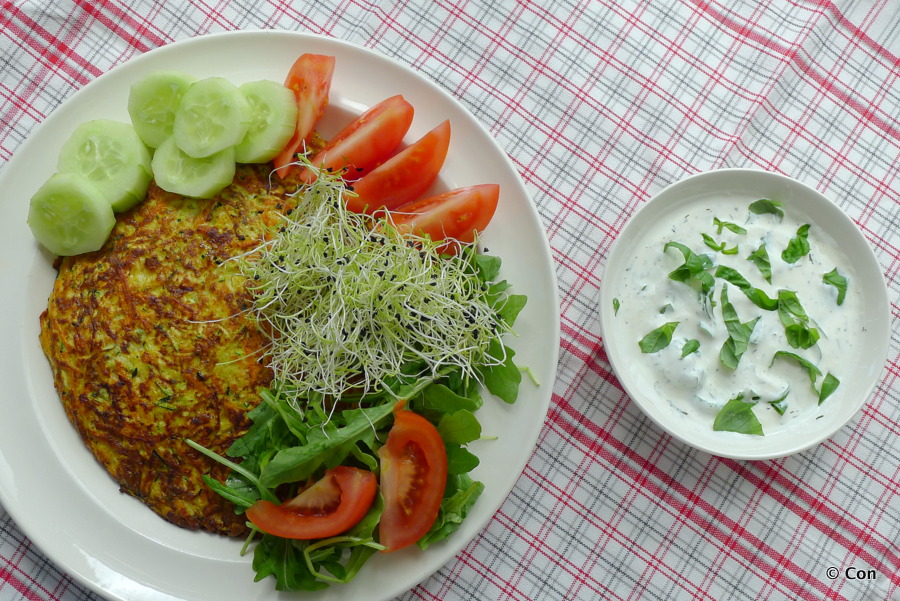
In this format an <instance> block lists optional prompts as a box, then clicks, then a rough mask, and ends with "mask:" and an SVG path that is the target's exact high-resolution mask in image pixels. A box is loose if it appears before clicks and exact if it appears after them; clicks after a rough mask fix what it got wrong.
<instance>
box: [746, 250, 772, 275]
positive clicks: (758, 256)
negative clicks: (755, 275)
mask: <svg viewBox="0 0 900 601" xmlns="http://www.w3.org/2000/svg"><path fill="white" fill-rule="evenodd" d="M747 260H749V261H753V264H754V265H756V268H757V269H759V272H760V273H761V274H762V276H763V277H764V278H766V281H767V282H769V283H770V284H771V283H772V264H771V262H770V261H769V253H768V251H766V243H765V242H763V243H762V244H760V245H759V248H757V249H756V250H754V251H753V252H752V253H750V256H749V257H747Z"/></svg>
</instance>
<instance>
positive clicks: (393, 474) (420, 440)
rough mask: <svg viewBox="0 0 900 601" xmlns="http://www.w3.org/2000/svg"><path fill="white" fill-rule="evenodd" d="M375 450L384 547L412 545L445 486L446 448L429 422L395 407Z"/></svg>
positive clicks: (428, 524)
mask: <svg viewBox="0 0 900 601" xmlns="http://www.w3.org/2000/svg"><path fill="white" fill-rule="evenodd" d="M378 456H379V458H380V460H381V494H382V497H384V511H383V513H382V514H381V522H380V523H379V525H378V535H379V542H380V543H381V544H382V545H384V547H385V549H384V552H391V551H396V550H398V549H403V548H404V547H408V546H409V545H412V544H413V543H415V542H416V541H417V540H419V539H420V538H422V536H424V535H425V533H426V532H428V530H429V529H430V528H431V525H432V524H434V520H435V519H436V518H437V515H438V511H439V510H440V508H441V501H442V500H443V498H444V489H445V488H446V486H447V450H446V448H445V447H444V441H443V440H442V439H441V435H440V433H438V431H437V428H435V427H434V426H433V425H432V424H431V422H429V421H428V420H427V419H425V418H424V417H422V416H421V415H419V414H417V413H413V412H412V411H406V410H402V409H400V410H398V411H397V412H396V414H395V418H394V425H393V426H392V427H391V430H390V432H389V433H388V437H387V441H386V442H385V444H384V446H383V447H381V448H380V449H379V450H378Z"/></svg>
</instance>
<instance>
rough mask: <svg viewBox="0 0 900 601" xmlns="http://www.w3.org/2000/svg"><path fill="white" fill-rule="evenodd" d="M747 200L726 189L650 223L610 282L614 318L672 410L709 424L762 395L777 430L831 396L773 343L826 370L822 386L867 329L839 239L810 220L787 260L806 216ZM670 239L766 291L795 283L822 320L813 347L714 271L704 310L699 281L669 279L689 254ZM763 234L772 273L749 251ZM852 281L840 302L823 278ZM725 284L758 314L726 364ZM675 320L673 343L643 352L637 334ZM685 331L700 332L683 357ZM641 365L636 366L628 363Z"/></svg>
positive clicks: (769, 423) (816, 322) (813, 319)
mask: <svg viewBox="0 0 900 601" xmlns="http://www.w3.org/2000/svg"><path fill="white" fill-rule="evenodd" d="M749 205H750V202H749V201H747V200H745V199H741V200H729V199H723V200H722V201H719V202H715V203H708V202H707V203H704V204H702V205H701V204H697V203H694V204H692V205H689V206H686V207H685V208H684V211H683V212H681V213H673V215H675V217H676V218H675V219H673V220H672V221H671V222H667V223H658V224H655V225H654V226H653V227H652V228H650V229H649V230H648V231H647V232H646V234H645V235H644V237H643V240H642V242H641V243H640V244H637V245H636V250H635V254H634V256H633V257H632V258H631V261H630V265H629V267H627V268H626V269H625V273H626V277H625V278H623V280H622V281H619V282H604V284H606V285H613V286H615V287H616V293H615V294H614V297H615V298H616V301H617V304H618V310H617V312H616V316H615V318H614V319H615V320H616V321H619V322H620V324H621V325H622V326H623V328H622V329H623V330H624V331H625V332H626V334H627V335H626V336H625V337H623V338H622V340H624V341H626V342H625V343H626V344H634V345H635V354H634V355H632V356H633V357H634V359H635V361H637V362H639V363H640V364H641V365H640V366H637V367H636V368H637V369H639V370H641V372H642V373H641V377H642V378H645V379H646V380H645V381H646V382H652V386H653V389H654V391H655V392H656V394H657V395H658V396H659V398H662V399H665V400H667V402H668V403H669V404H670V405H671V408H672V409H673V411H675V412H677V413H680V414H682V415H683V416H685V417H686V418H687V419H690V420H696V421H697V422H698V423H701V424H703V425H704V426H708V427H709V428H710V429H712V426H713V421H714V419H715V417H716V415H717V414H718V412H719V411H720V409H721V408H722V406H723V405H725V403H727V402H728V401H729V400H730V399H733V398H735V397H737V396H738V395H741V394H743V395H744V400H745V401H748V400H751V399H752V400H756V404H755V405H754V406H753V412H754V414H755V415H756V417H757V418H758V419H759V421H760V423H761V424H762V428H763V432H764V433H765V434H771V433H773V432H775V431H777V430H780V429H781V428H783V427H785V426H787V425H788V424H789V423H790V422H791V421H792V420H794V419H796V418H797V417H798V416H800V415H803V414H804V413H805V412H808V411H812V410H816V411H827V406H828V403H829V399H825V400H824V402H823V403H822V404H821V406H820V405H819V403H818V400H819V398H818V394H817V393H816V391H815V390H813V386H812V385H811V383H810V378H809V375H808V374H807V372H806V370H804V369H803V368H802V367H800V366H799V365H798V364H797V362H795V361H793V360H788V359H784V358H779V359H777V360H774V362H773V358H774V357H775V353H776V352H777V351H787V352H790V353H794V354H796V355H799V356H801V357H803V358H804V359H806V360H808V361H809V362H811V363H812V364H814V365H815V366H817V367H818V368H819V370H821V372H822V375H821V376H819V377H818V378H817V380H816V383H815V387H816V389H819V388H820V387H821V385H822V380H823V377H824V376H825V374H828V373H831V374H832V375H833V376H834V377H836V378H838V380H840V379H841V371H842V367H843V366H845V365H850V363H851V358H852V357H854V354H855V353H856V352H857V345H858V344H859V341H860V340H861V339H862V336H861V334H862V332H863V331H864V324H863V316H862V303H863V297H862V291H861V290H860V289H859V287H857V286H854V273H853V271H852V266H851V263H850V261H849V260H848V258H847V257H846V256H845V255H844V253H843V252H841V249H840V245H839V244H838V243H837V242H836V241H834V240H831V239H830V238H829V237H828V236H827V235H826V234H825V233H824V232H822V231H820V230H817V228H816V225H815V223H811V226H810V229H809V234H808V240H809V245H810V253H809V254H808V255H806V256H804V257H802V258H801V259H800V260H798V261H797V262H796V263H792V264H791V263H787V262H785V261H784V260H783V259H782V257H781V253H782V251H783V250H784V249H785V248H786V247H787V246H788V243H789V241H790V240H791V238H793V237H794V236H796V234H797V230H798V228H800V226H802V225H804V224H807V223H810V221H807V220H804V219H798V218H797V216H796V214H795V213H792V211H791V207H790V205H789V204H785V205H784V206H783V207H782V208H783V209H784V213H785V214H784V217H783V218H782V219H779V218H778V217H777V216H776V215H772V214H762V215H757V214H754V213H751V212H750V210H749ZM714 218H717V219H719V220H721V221H726V222H730V223H734V224H737V225H740V226H741V227H743V228H745V229H746V233H735V232H732V231H730V230H728V229H727V228H723V229H722V231H721V233H719V232H718V231H717V227H716V226H715V225H714ZM704 233H705V234H708V235H709V236H710V237H711V238H712V239H713V240H715V241H716V242H717V243H722V244H724V248H728V249H731V248H734V247H735V246H736V247H737V249H738V252H737V254H733V255H729V254H723V253H722V252H717V251H715V250H713V249H711V248H710V247H709V246H707V245H706V244H705V243H704V240H703V237H702V234H704ZM668 242H679V243H681V244H684V245H685V246H687V247H689V248H690V249H691V250H692V251H693V252H694V253H696V254H698V255H699V254H705V255H706V256H708V257H709V259H710V260H711V262H712V264H713V267H712V268H711V269H709V270H708V271H709V272H710V273H714V272H715V269H716V267H717V266H719V265H725V266H728V267H732V268H733V269H735V270H737V271H738V272H739V273H740V274H741V275H743V276H744V278H746V279H747V280H748V281H749V282H750V284H751V285H752V286H753V287H755V288H759V289H761V290H763V291H764V292H765V293H766V294H767V295H768V296H769V297H770V298H777V296H778V291H779V289H786V290H792V291H794V292H796V294H797V298H798V299H799V301H800V303H801V304H802V305H803V308H804V309H805V310H806V313H807V315H808V316H809V318H810V326H811V327H815V328H817V329H818V331H819V334H820V336H821V337H820V339H819V341H818V342H817V343H816V344H815V345H814V346H812V347H811V348H809V349H803V348H793V347H792V346H790V344H789V343H788V341H787V338H786V335H785V328H784V325H783V324H782V322H781V320H780V319H779V315H778V311H766V310H763V309H761V308H759V307H757V306H756V305H755V304H753V303H752V302H751V301H750V300H749V299H748V298H747V297H746V295H745V294H744V293H743V292H742V291H741V290H740V289H739V288H738V287H736V286H734V285H732V284H730V283H727V282H726V281H725V280H723V279H720V278H715V290H714V292H713V294H712V299H713V300H714V301H715V302H716V306H715V307H714V308H713V309H712V315H711V316H710V315H708V314H707V313H706V312H704V309H703V308H702V306H701V303H700V302H699V300H698V291H697V290H696V289H695V288H694V287H692V286H690V285H688V284H686V283H683V282H679V281H675V280H672V279H670V278H669V277H668V274H669V273H670V272H671V271H673V270H674V269H676V268H678V267H679V266H680V265H682V264H683V263H684V256H683V255H682V253H681V252H679V251H678V250H676V249H675V248H670V249H669V250H667V251H664V250H663V249H664V247H665V245H666V243H668ZM763 243H765V245H766V249H767V251H768V255H769V259H770V262H771V270H772V278H771V279H772V281H771V283H769V282H767V281H766V279H765V278H764V277H763V275H762V273H761V272H760V270H759V269H758V268H757V266H756V265H755V264H754V263H753V262H752V261H750V260H748V256H749V255H750V254H751V253H753V252H754V251H755V250H757V249H758V248H759V246H760V245H761V244H763ZM835 268H836V269H837V271H838V273H840V274H841V275H843V276H844V277H845V278H846V279H847V281H848V287H847V292H846V298H845V299H844V300H843V303H842V304H841V305H840V306H839V305H838V304H837V296H838V290H837V288H835V287H834V286H832V285H828V284H826V283H825V282H823V275H824V274H825V273H828V272H830V271H831V270H833V269H835ZM723 286H727V287H728V290H727V294H728V300H729V301H730V303H731V304H732V305H733V306H734V308H735V309H736V310H737V314H738V317H739V318H740V321H741V322H744V323H746V322H749V321H751V320H752V319H754V318H756V317H759V320H758V321H757V323H756V325H755V327H754V329H753V333H752V335H751V337H750V342H749V346H748V348H747V350H746V352H745V353H744V354H743V356H742V357H741V359H740V362H739V363H738V365H737V368H736V369H730V368H729V367H726V366H725V365H724V364H723V363H722V362H721V361H720V359H719V353H720V350H721V348H722V345H723V344H724V343H725V342H726V340H727V339H728V332H727V331H726V326H725V323H724V321H723V318H722V306H721V303H720V298H721V290H722V287H723ZM667 322H679V324H678V326H677V327H676V329H675V332H674V335H673V338H672V341H671V343H670V344H669V345H668V346H667V347H666V348H663V349H662V350H659V351H657V352H653V353H642V352H641V351H640V350H639V349H638V344H639V341H640V340H641V339H642V338H643V337H644V336H645V335H647V334H648V333H649V332H651V331H652V330H654V329H655V328H657V327H659V326H661V325H663V324H665V323H667ZM688 340H697V341H698V342H699V343H700V346H699V349H698V350H697V351H696V352H694V353H691V354H689V355H687V356H685V357H682V348H683V346H684V344H685V343H686V342H687V341H688ZM632 367H635V366H632ZM785 394H787V396H786V398H785V400H784V402H783V405H782V406H783V407H784V413H783V415H782V414H780V413H779V412H778V411H776V410H775V408H774V407H773V405H772V404H771V402H772V401H775V400H776V399H779V398H781V397H783V396H784V395H785Z"/></svg>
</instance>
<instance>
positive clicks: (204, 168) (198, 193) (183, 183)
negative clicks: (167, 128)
mask: <svg viewBox="0 0 900 601" xmlns="http://www.w3.org/2000/svg"><path fill="white" fill-rule="evenodd" d="M234 171H235V163H234V148H233V147H230V146H229V147H228V148H226V149H225V150H221V151H219V152H217V153H216V154H214V155H211V156H208V157H202V158H194V157H191V156H188V155H187V154H185V153H184V151H182V150H181V149H180V148H178V145H177V144H175V137H174V136H173V137H171V138H169V139H168V140H166V141H165V142H163V143H162V144H161V145H160V147H159V148H157V149H156V152H155V153H154V154H153V174H154V177H155V178H156V185H157V186H159V187H160V188H162V189H163V190H165V191H167V192H172V193H173V194H180V195H182V196H190V197H192V198H212V197H213V196H215V195H216V194H218V193H219V192H220V191H221V190H222V189H224V188H225V187H226V186H228V185H229V184H231V182H232V180H233V179H234Z"/></svg>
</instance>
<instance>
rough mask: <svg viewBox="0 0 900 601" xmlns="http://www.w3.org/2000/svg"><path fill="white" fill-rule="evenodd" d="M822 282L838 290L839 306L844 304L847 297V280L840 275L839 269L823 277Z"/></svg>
mask: <svg viewBox="0 0 900 601" xmlns="http://www.w3.org/2000/svg"><path fill="white" fill-rule="evenodd" d="M822 281H823V282H825V283H826V284H828V285H830V286H834V287H835V288H837V293H838V295H837V304H838V305H842V304H844V298H845V297H846V296H847V278H845V277H844V276H842V275H841V274H840V273H838V270H837V267H835V268H834V269H832V270H831V271H829V272H828V273H826V274H825V275H823V276H822Z"/></svg>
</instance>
